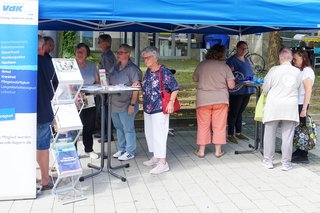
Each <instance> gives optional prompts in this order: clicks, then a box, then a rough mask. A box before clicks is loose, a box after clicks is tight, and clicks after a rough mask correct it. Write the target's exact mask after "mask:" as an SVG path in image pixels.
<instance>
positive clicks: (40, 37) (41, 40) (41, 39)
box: [38, 35, 44, 50]
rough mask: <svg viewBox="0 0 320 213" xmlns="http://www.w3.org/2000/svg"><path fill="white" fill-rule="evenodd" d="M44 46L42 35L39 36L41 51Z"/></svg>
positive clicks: (39, 48)
mask: <svg viewBox="0 0 320 213" xmlns="http://www.w3.org/2000/svg"><path fill="white" fill-rule="evenodd" d="M43 46H44V39H43V37H42V36H41V35H38V50H41V49H42V48H43Z"/></svg>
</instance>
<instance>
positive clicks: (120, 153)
mask: <svg viewBox="0 0 320 213" xmlns="http://www.w3.org/2000/svg"><path fill="white" fill-rule="evenodd" d="M123 153H125V152H124V151H117V152H116V153H114V154H113V157H114V158H118V157H120V156H121V155H123Z"/></svg>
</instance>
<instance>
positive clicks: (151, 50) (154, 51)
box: [141, 46, 160, 60]
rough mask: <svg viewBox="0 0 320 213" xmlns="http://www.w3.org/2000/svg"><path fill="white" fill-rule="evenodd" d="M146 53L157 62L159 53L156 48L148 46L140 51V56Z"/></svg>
mask: <svg viewBox="0 0 320 213" xmlns="http://www.w3.org/2000/svg"><path fill="white" fill-rule="evenodd" d="M146 53H151V54H152V55H153V56H154V57H155V58H156V59H157V60H159V56H160V55H159V51H158V48H156V47H153V46H148V47H146V48H144V49H143V50H142V53H141V55H142V56H143V55H144V54H146Z"/></svg>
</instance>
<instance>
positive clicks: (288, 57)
mask: <svg viewBox="0 0 320 213" xmlns="http://www.w3.org/2000/svg"><path fill="white" fill-rule="evenodd" d="M280 58H281V59H282V60H284V61H289V62H291V61H292V59H293V56H292V51H291V50H290V49H289V48H282V49H281V50H280V51H279V59H280Z"/></svg>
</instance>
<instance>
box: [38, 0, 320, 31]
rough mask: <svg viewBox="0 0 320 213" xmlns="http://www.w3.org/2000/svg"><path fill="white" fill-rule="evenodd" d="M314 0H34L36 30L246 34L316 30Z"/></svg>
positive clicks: (318, 3)
mask: <svg viewBox="0 0 320 213" xmlns="http://www.w3.org/2000/svg"><path fill="white" fill-rule="evenodd" d="M318 8H320V1H319V0H255V1H254V0H219V1H212V0H148V1H141V0H140V1H129V0H117V1H110V0H91V1H87V0H77V1H70V0H69V1H68V0H39V11H40V12H39V29H43V30H90V31H128V32H129V31H130V32H177V33H179V32H188V33H192V32H194V33H226V34H239V33H241V34H251V33H256V32H266V31H273V30H284V29H299V28H300V29H315V28H319V27H320V23H319V20H320V10H319V9H318Z"/></svg>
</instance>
